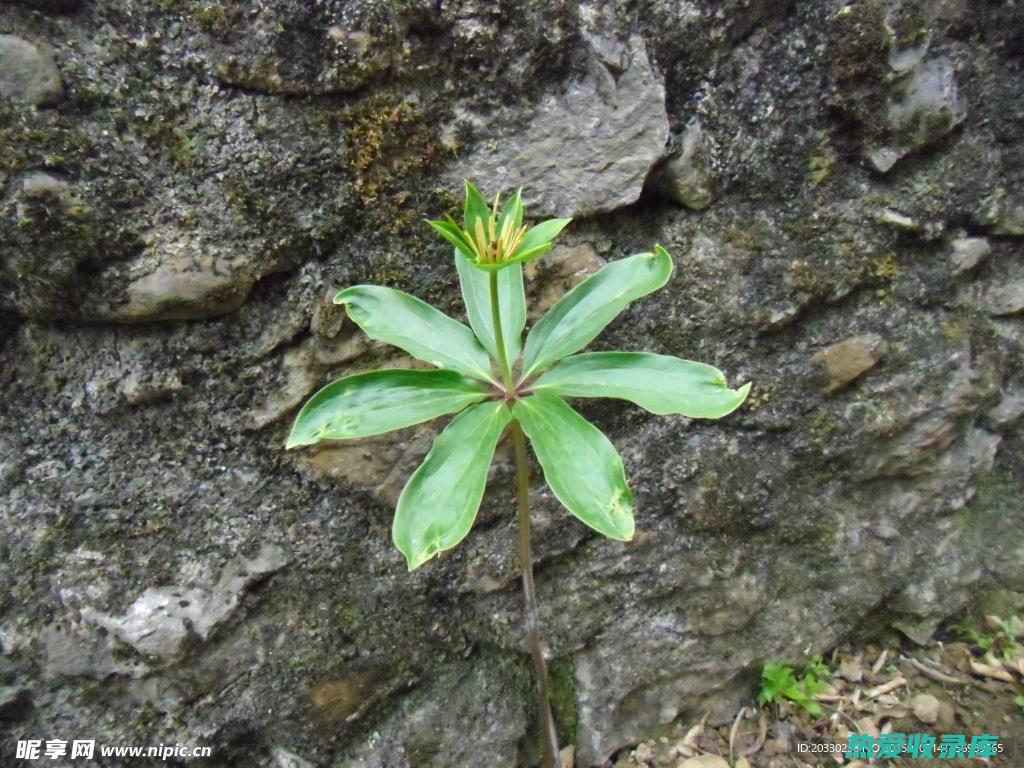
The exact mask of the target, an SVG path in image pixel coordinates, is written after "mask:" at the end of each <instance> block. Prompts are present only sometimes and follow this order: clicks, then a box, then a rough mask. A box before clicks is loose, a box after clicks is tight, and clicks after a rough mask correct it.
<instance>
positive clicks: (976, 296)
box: [966, 279, 1024, 317]
mask: <svg viewBox="0 0 1024 768" xmlns="http://www.w3.org/2000/svg"><path fill="white" fill-rule="evenodd" d="M966 301H967V303H968V304H971V305H973V306H975V307H977V308H978V309H980V310H981V311H982V312H987V313H988V314H990V315H995V316H997V317H1001V316H1006V315H1018V314H1020V313H1021V312H1024V280H1020V279H1018V280H1005V281H1002V282H998V283H989V284H984V285H977V286H973V287H972V288H971V290H970V291H969V292H968V294H967V299H966Z"/></svg>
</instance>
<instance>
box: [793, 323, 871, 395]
mask: <svg viewBox="0 0 1024 768" xmlns="http://www.w3.org/2000/svg"><path fill="white" fill-rule="evenodd" d="M888 351H889V345H888V344H887V343H886V341H885V340H884V339H883V338H882V337H881V336H879V335H878V334H877V333H865V334H861V335H859V336H851V337H850V338H848V339H843V340H842V341H838V342H836V343H835V344H832V345H831V346H830V347H828V348H826V349H823V350H822V351H821V352H819V353H817V354H816V355H815V356H814V357H813V358H811V359H812V361H813V362H815V363H819V364H820V365H821V366H822V367H823V368H824V369H825V372H826V374H827V377H828V382H827V384H826V385H825V391H826V392H827V393H832V392H836V391H837V390H840V389H842V388H843V387H845V386H847V385H848V384H850V383H851V382H852V381H854V380H855V379H858V378H860V377H861V376H863V375H864V374H865V373H867V372H868V371H870V370H871V369H872V368H874V367H875V366H876V365H877V364H878V361H879V360H881V359H882V358H883V357H884V356H885V355H886V353H887V352H888Z"/></svg>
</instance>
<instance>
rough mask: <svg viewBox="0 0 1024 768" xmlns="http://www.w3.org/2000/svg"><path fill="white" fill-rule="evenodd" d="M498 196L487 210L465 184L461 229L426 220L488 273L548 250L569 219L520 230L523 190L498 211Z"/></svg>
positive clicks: (445, 221)
mask: <svg viewBox="0 0 1024 768" xmlns="http://www.w3.org/2000/svg"><path fill="white" fill-rule="evenodd" d="M500 203H501V193H500V192H499V193H498V194H497V195H495V197H494V205H493V206H491V207H490V208H488V207H487V201H486V200H484V197H483V195H481V194H480V192H479V190H477V188H476V187H474V186H473V185H472V184H471V183H470V182H469V180H468V179H467V180H466V207H465V212H464V214H463V226H462V227H460V226H459V224H458V222H456V221H455V219H453V218H452V217H451V216H449V215H447V214H446V215H445V217H444V219H441V220H438V221H430V220H427V224H429V225H430V226H431V227H433V228H434V230H436V231H437V233H438V234H440V235H441V237H443V238H444V239H445V240H447V241H448V242H449V243H451V244H452V245H454V246H455V247H456V248H457V249H458V251H459V252H460V253H461V254H462V255H463V256H465V257H466V258H467V259H468V260H469V262H470V263H471V264H472V265H473V266H475V267H477V268H479V269H483V270H486V271H489V272H492V271H495V270H499V269H502V268H503V267H507V266H509V265H510V264H519V263H521V262H524V261H529V260H530V259H534V258H536V257H538V256H541V255H542V254H545V253H547V252H548V251H550V250H551V247H552V245H551V241H552V240H554V239H555V237H556V236H557V235H558V233H559V232H561V231H562V230H563V229H564V228H565V226H566V225H567V224H568V223H569V222H570V221H572V219H548V220H547V221H543V222H541V223H540V224H537V225H536V226H534V227H530V228H527V227H525V226H523V202H522V190H521V189H520V190H519V191H517V192H516V193H515V194H514V195H513V196H512V197H511V198H510V199H509V201H508V202H507V203H505V207H504V208H501V213H500V214H499V213H498V211H499V206H500Z"/></svg>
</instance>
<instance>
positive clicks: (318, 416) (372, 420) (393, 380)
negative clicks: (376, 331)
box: [285, 369, 488, 448]
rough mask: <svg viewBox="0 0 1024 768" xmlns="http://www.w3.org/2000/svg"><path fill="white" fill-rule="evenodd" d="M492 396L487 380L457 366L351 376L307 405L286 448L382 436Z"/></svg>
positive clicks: (318, 395)
mask: <svg viewBox="0 0 1024 768" xmlns="http://www.w3.org/2000/svg"><path fill="white" fill-rule="evenodd" d="M487 396H488V395H487V392H486V390H484V389H483V387H482V386H481V385H479V384H477V383H474V382H472V381H470V380H469V379H466V378H463V377H462V376H460V375H459V374H458V373H456V372H454V371H410V370H402V369H389V370H383V371H371V372H370V373H359V374H356V375H354V376H346V377H345V378H343V379H338V380H337V381H335V382H332V383H330V384H328V385H327V386H326V387H324V388H323V389H321V390H320V391H319V392H317V393H316V394H315V395H313V397H311V398H310V399H309V400H308V401H307V402H306V404H305V405H304V406H302V410H300V411H299V415H298V416H296V417H295V423H294V424H293V426H292V430H291V434H289V435H288V442H287V444H286V446H285V447H286V448H295V447H297V446H300V445H312V444H314V443H317V442H319V441H321V440H347V439H349V438H353V437H367V436H369V435H379V434H382V433H384V432H390V431H391V430H393V429H401V428H403V427H409V426H412V425H413V424H419V423H421V422H424V421H430V420H431V419H434V418H437V417H438V416H443V415H444V414H446V413H455V412H457V411H461V410H462V409H463V408H465V407H466V406H467V405H471V404H472V403H478V402H480V401H481V400H483V399H484V398H486V397H487Z"/></svg>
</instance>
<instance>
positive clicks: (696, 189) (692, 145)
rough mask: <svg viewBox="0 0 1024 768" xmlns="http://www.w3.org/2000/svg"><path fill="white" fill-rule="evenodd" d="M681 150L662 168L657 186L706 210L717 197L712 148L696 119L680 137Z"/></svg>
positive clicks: (669, 195) (673, 197)
mask: <svg viewBox="0 0 1024 768" xmlns="http://www.w3.org/2000/svg"><path fill="white" fill-rule="evenodd" d="M679 144H680V148H679V154H678V155H674V156H672V157H670V158H669V159H668V160H667V161H666V162H665V164H664V165H662V166H661V168H660V169H659V170H658V173H657V176H656V178H655V180H654V182H653V186H654V188H655V189H656V190H657V191H658V192H659V193H660V194H662V195H664V196H665V197H666V198H668V199H669V200H671V201H672V202H674V203H678V204H679V205H682V206H684V207H686V208H689V209H690V210H693V211H703V210H704V209H705V208H707V207H708V206H709V205H711V203H712V202H713V201H714V199H715V193H714V186H715V179H714V174H713V173H712V171H711V163H712V157H711V150H710V147H709V145H708V141H707V139H706V138H705V136H704V134H703V132H702V131H701V128H700V122H699V121H694V122H693V123H691V124H689V125H687V126H686V129H685V130H684V131H683V133H682V136H681V137H680V139H679Z"/></svg>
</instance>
